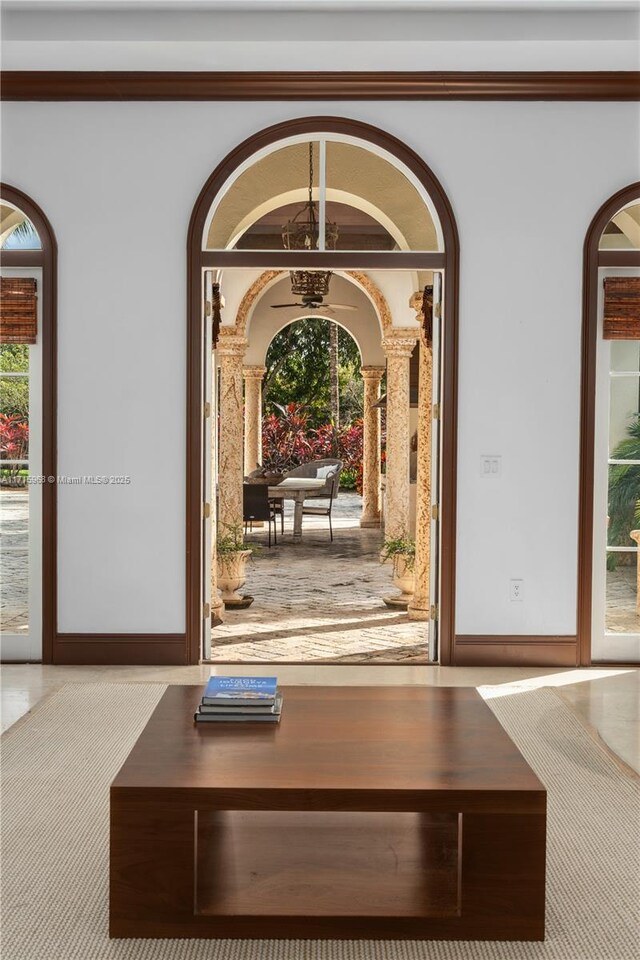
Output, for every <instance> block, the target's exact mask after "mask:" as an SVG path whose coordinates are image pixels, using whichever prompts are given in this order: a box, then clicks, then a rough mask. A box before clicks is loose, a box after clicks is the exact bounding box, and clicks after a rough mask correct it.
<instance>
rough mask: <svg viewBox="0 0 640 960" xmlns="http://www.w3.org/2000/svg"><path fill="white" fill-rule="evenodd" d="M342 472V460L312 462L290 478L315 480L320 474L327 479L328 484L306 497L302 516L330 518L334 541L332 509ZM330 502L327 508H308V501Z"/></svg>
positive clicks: (330, 531)
mask: <svg viewBox="0 0 640 960" xmlns="http://www.w3.org/2000/svg"><path fill="white" fill-rule="evenodd" d="M341 471H342V460H330V459H327V460H312V461H311V462H310V463H303V464H302V465H301V466H299V467H296V468H295V470H291V471H290V472H289V473H288V474H287V476H288V477H309V478H315V477H317V476H318V473H319V472H320V474H321V476H325V477H326V483H325V484H324V486H323V487H319V488H318V489H317V490H315V491H314V492H313V493H310V494H309V495H308V496H307V497H305V501H304V503H303V505H302V516H303V517H304V516H307V517H328V518H329V536H330V537H331V540H332V541H333V527H332V525H331V508H332V507H333V501H334V500H335V498H336V497H337V496H338V490H339V488H340V473H341ZM327 499H328V500H329V503H328V504H327V505H325V506H322V507H321V506H310V507H308V506H307V500H327Z"/></svg>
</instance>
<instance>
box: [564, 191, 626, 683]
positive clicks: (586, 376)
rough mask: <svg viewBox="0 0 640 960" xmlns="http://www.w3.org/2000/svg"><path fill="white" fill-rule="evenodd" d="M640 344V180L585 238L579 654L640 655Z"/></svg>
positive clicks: (592, 657)
mask: <svg viewBox="0 0 640 960" xmlns="http://www.w3.org/2000/svg"><path fill="white" fill-rule="evenodd" d="M639 345H640V182H638V183H634V184H631V185H630V186H628V187H625V188H624V189H622V190H619V191H618V192H617V193H616V194H614V196H612V197H610V198H609V199H608V200H607V201H605V203H604V204H603V205H602V206H601V207H600V209H599V210H598V212H597V214H596V215H595V217H594V218H593V220H592V222H591V224H590V226H589V230H588V232H587V236H586V239H585V245H584V276H583V326H582V417H581V451H580V518H579V548H578V642H579V662H580V663H581V664H589V663H591V662H592V661H599V662H607V661H618V662H620V661H632V660H635V661H637V660H638V659H640V615H639V608H638V599H639V598H638V593H637V590H638V582H639V581H638V578H637V556H636V555H637V552H638V539H636V538H637V537H638V536H640V534H638V530H637V528H638V527H640V516H639V515H638V510H637V503H638V501H640V402H639V396H638V390H639V386H640V346H639ZM631 534H634V536H631Z"/></svg>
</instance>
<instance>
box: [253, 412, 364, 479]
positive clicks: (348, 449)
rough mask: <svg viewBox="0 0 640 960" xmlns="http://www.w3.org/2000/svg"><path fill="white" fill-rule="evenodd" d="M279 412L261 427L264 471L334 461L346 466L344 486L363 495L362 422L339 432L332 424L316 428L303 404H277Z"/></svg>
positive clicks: (267, 419) (340, 428)
mask: <svg viewBox="0 0 640 960" xmlns="http://www.w3.org/2000/svg"><path fill="white" fill-rule="evenodd" d="M276 410H277V413H271V414H269V415H268V416H266V417H265V418H264V420H263V424H262V465H263V467H264V468H267V469H269V470H273V471H282V472H286V471H287V470H292V469H293V468H294V467H297V466H299V464H301V463H307V462H308V461H309V460H324V459H326V458H330V457H335V458H337V459H339V460H342V461H343V463H344V470H343V478H344V482H341V486H343V487H346V488H347V489H353V488H354V487H355V488H356V489H357V490H359V491H360V492H361V491H362V438H363V428H362V420H356V421H355V423H351V424H349V426H346V427H339V428H338V429H336V428H335V427H334V425H333V424H332V423H323V424H321V425H320V426H317V427H316V426H313V425H312V424H313V420H312V417H311V415H310V413H309V411H308V410H307V409H306V407H304V406H303V405H302V404H299V403H289V404H287V406H280V405H279V404H278V405H276ZM345 475H346V476H345Z"/></svg>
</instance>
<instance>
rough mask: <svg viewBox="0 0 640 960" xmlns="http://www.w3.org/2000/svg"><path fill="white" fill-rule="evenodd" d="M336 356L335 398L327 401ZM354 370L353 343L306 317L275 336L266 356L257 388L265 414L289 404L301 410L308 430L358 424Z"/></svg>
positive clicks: (359, 389)
mask: <svg viewBox="0 0 640 960" xmlns="http://www.w3.org/2000/svg"><path fill="white" fill-rule="evenodd" d="M332 329H333V332H334V336H333V338H332V336H331V331H332ZM336 334H337V336H336ZM332 340H333V350H332ZM336 351H337V377H338V396H337V397H335V396H334V397H333V398H332V391H331V381H332V367H333V368H334V381H335V363H336V356H335V354H336ZM332 358H333V362H332ZM360 365H361V359H360V353H359V351H358V347H357V345H356V343H355V340H354V339H353V338H352V336H351V334H349V333H347V331H346V330H343V329H342V327H339V326H337V325H336V324H334V323H333V321H332V320H327V319H326V318H325V317H308V318H306V319H304V320H298V321H296V322H295V323H292V324H289V326H287V327H285V328H284V330H281V331H280V332H279V333H278V334H276V336H275V337H274V338H273V340H272V341H271V345H270V347H269V350H268V351H267V359H266V366H267V373H266V375H265V380H264V387H263V402H264V410H265V413H266V414H274V415H276V416H278V415H279V411H280V409H281V408H282V407H287V406H288V405H289V404H291V403H293V404H298V405H300V404H303V405H304V408H305V411H306V414H307V417H308V421H309V424H310V425H311V426H312V427H320V426H321V425H322V424H326V423H327V422H329V421H332V422H333V423H340V424H345V423H351V422H353V421H354V420H357V419H359V418H361V417H362V409H363V385H362V377H361V375H360ZM336 401H337V402H336Z"/></svg>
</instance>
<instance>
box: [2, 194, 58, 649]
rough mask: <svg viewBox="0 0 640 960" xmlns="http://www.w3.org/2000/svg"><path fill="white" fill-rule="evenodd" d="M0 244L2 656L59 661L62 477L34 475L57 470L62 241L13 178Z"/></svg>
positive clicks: (4, 203) (4, 202)
mask: <svg viewBox="0 0 640 960" xmlns="http://www.w3.org/2000/svg"><path fill="white" fill-rule="evenodd" d="M0 248H1V250H2V299H3V323H2V338H1V339H2V345H1V346H0V352H1V354H2V357H1V364H0V365H1V368H2V373H1V383H0V388H1V391H0V392H1V393H2V411H1V412H2V418H3V450H2V482H3V487H4V488H5V490H4V492H5V493H7V494H8V497H9V498H11V497H13V501H14V502H13V503H12V504H11V511H12V513H13V516H12V517H11V521H12V522H11V526H12V530H11V531H10V534H11V535H10V536H8V537H7V538H6V540H5V543H4V544H3V547H4V549H3V553H5V556H6V557H7V558H8V562H9V563H10V567H11V569H10V571H9V573H10V575H9V576H8V577H7V576H3V592H7V595H6V596H3V620H4V617H5V615H6V616H7V617H9V619H10V622H7V623H5V622H3V624H2V626H3V638H2V657H3V659H20V660H38V659H40V658H41V657H42V659H43V660H45V661H47V662H51V661H52V659H54V645H55V601H56V543H55V510H56V490H55V483H54V482H52V483H45V484H42V483H40V482H31V483H27V480H28V479H32V480H33V479H34V478H36V479H37V478H38V477H42V476H52V477H55V475H56V458H55V432H56V430H55V400H56V395H55V372H56V363H55V349H54V344H55V319H56V300H55V291H56V241H55V237H54V234H53V231H52V229H51V225H50V224H49V222H48V220H47V218H46V217H45V215H44V213H43V212H42V210H40V208H39V207H38V206H37V204H35V203H34V202H33V201H32V200H31V199H30V198H29V197H28V196H27V195H26V194H24V193H22V191H20V190H17V189H15V188H13V187H10V186H8V185H6V184H2V185H0ZM14 491H15V494H14ZM4 573H5V571H3V574H4ZM44 584H46V588H43V585H44ZM9 593H10V594H11V596H8V594H9ZM6 600H9V601H10V603H8V604H7V603H6V602H5V601H6Z"/></svg>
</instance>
